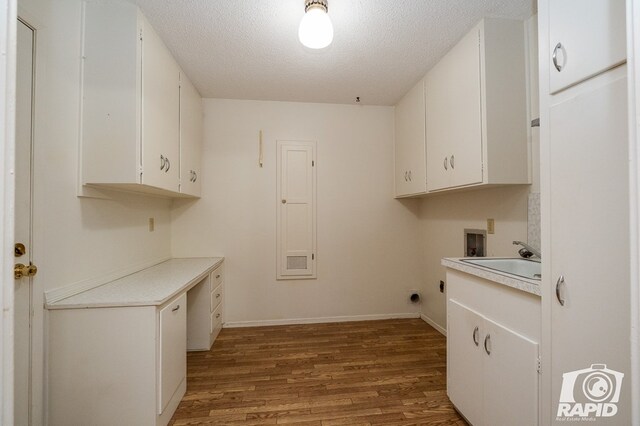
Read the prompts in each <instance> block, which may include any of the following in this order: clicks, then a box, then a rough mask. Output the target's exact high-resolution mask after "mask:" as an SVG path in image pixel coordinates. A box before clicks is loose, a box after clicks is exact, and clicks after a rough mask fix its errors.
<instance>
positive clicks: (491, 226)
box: [487, 219, 496, 234]
mask: <svg viewBox="0 0 640 426" xmlns="http://www.w3.org/2000/svg"><path fill="white" fill-rule="evenodd" d="M495 233H496V222H495V220H493V219H487V234H495Z"/></svg>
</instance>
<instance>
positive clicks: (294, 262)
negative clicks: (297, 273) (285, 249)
mask: <svg viewBox="0 0 640 426" xmlns="http://www.w3.org/2000/svg"><path fill="white" fill-rule="evenodd" d="M287 269H307V256H287Z"/></svg>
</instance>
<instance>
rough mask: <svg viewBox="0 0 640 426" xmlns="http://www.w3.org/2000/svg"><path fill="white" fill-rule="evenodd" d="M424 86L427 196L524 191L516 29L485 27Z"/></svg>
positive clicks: (520, 47)
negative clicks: (483, 189)
mask: <svg viewBox="0 0 640 426" xmlns="http://www.w3.org/2000/svg"><path fill="white" fill-rule="evenodd" d="M425 82H426V84H425V86H426V141H427V143H426V146H427V150H426V154H427V172H426V177H427V179H426V181H427V190H428V191H429V192H434V191H442V190H448V189H454V188H461V187H472V186H480V185H505V184H527V183H530V179H529V150H528V144H527V141H528V137H527V125H528V123H527V96H526V85H527V81H526V72H525V42H524V24H523V22H522V21H515V20H506V19H484V20H483V21H481V22H480V23H479V24H478V25H477V26H476V27H474V28H473V29H472V30H471V31H470V32H469V33H468V34H467V35H466V36H465V37H464V38H463V39H462V40H460V42H459V43H458V44H457V45H456V46H455V47H454V48H453V49H452V50H451V51H449V52H448V53H447V55H445V57H444V58H443V59H442V60H441V61H440V62H438V64H436V66H435V67H434V68H433V69H432V70H431V71H430V72H429V73H428V74H427V76H426V79H425Z"/></svg>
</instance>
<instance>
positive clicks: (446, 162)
mask: <svg viewBox="0 0 640 426" xmlns="http://www.w3.org/2000/svg"><path fill="white" fill-rule="evenodd" d="M444 169H445V170H449V159H448V158H447V157H444Z"/></svg>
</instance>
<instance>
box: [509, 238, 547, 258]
mask: <svg viewBox="0 0 640 426" xmlns="http://www.w3.org/2000/svg"><path fill="white" fill-rule="evenodd" d="M513 244H514V245H516V246H522V248H521V249H520V250H518V253H519V254H520V256H522V257H524V258H525V259H528V258H530V257H531V256H536V257H538V258H539V259H542V254H541V253H540V252H539V251H538V250H536V249H534V248H533V247H531V246H530V245H529V244H527V243H523V242H522V241H514V242H513Z"/></svg>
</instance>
